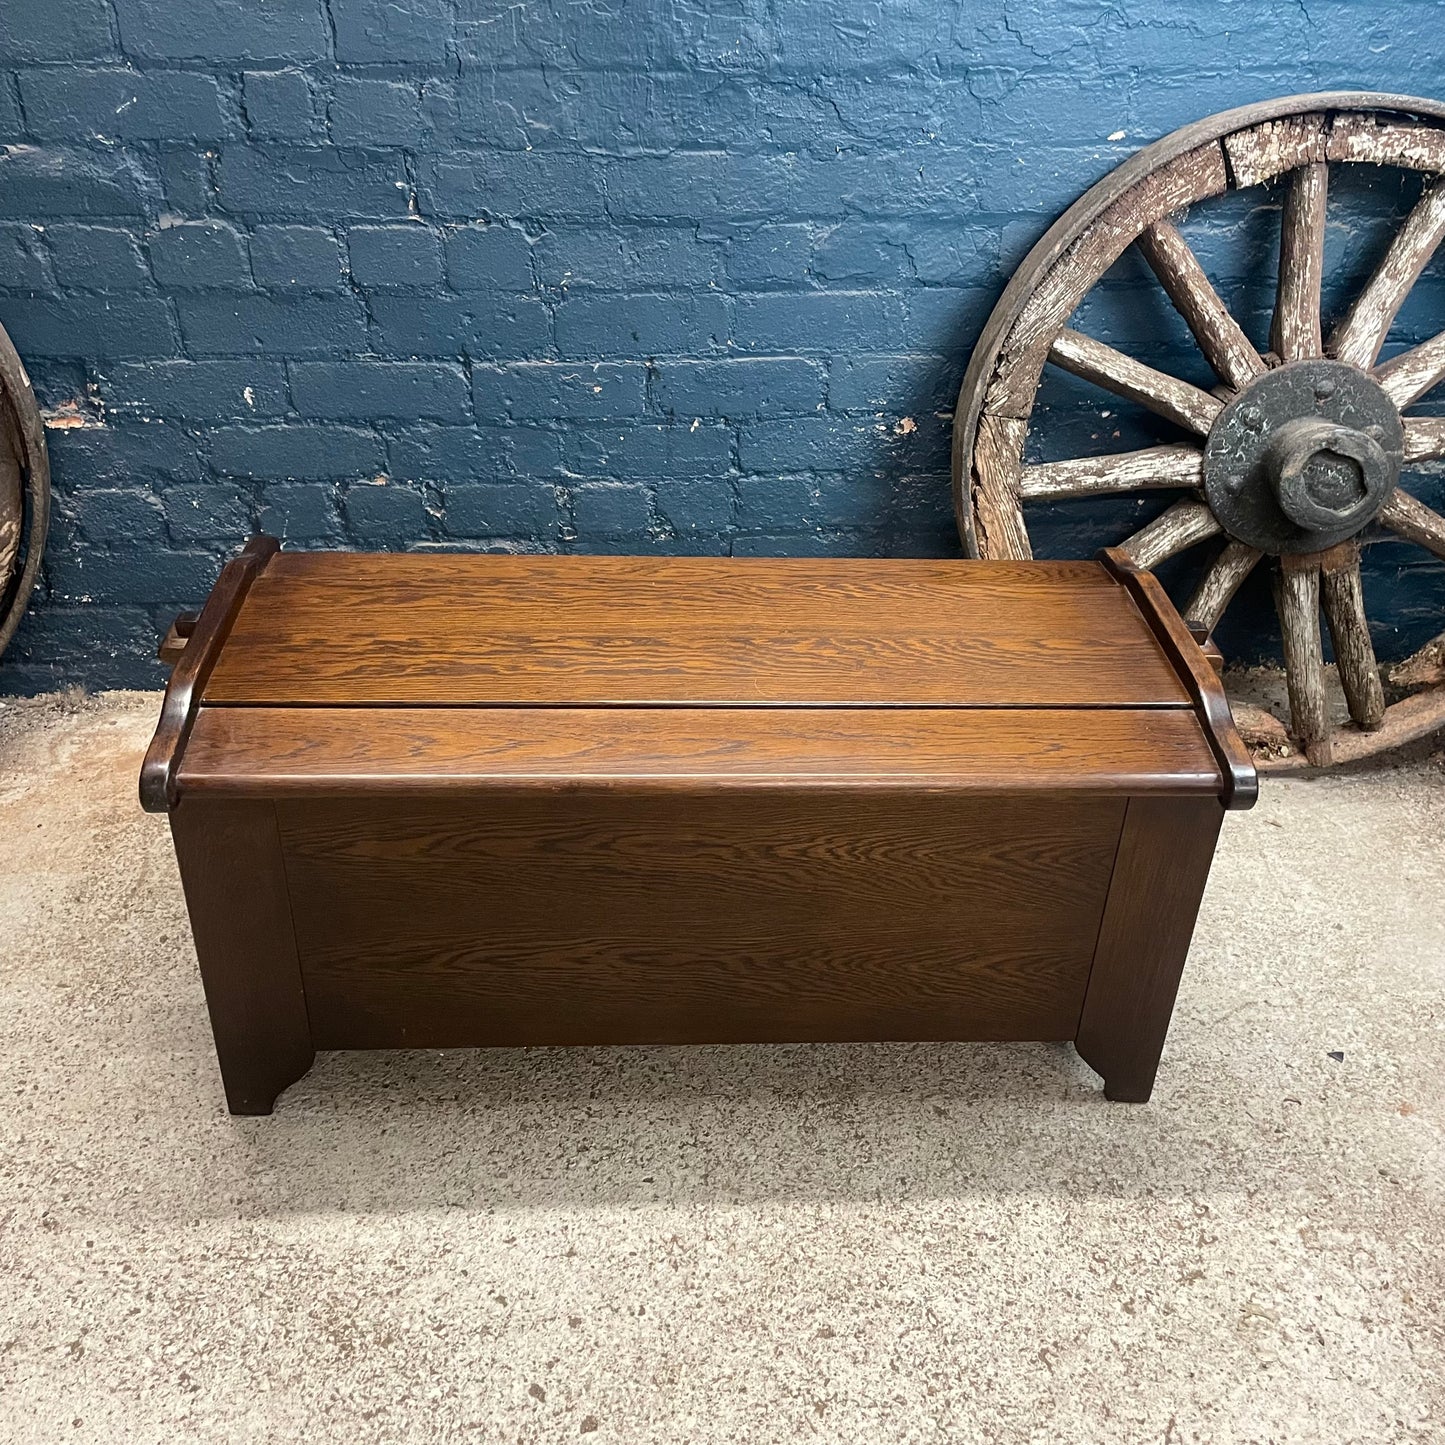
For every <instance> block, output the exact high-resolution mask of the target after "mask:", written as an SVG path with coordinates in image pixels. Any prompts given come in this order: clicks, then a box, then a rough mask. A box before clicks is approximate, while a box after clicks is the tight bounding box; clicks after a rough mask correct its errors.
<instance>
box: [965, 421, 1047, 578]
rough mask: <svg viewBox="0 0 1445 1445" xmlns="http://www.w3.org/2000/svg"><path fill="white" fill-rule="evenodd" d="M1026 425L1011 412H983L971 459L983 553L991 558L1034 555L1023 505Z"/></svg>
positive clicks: (1026, 558) (991, 559) (981, 555)
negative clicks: (1009, 414)
mask: <svg viewBox="0 0 1445 1445" xmlns="http://www.w3.org/2000/svg"><path fill="white" fill-rule="evenodd" d="M1026 430H1027V429H1026V427H1025V426H1024V423H1023V422H1021V421H1015V420H1014V419H1013V418H1012V417H1003V416H993V415H992V414H991V413H989V412H985V413H984V414H983V415H982V416H981V417H979V419H978V436H977V439H976V440H975V443H974V448H973V458H972V460H971V461H970V463H969V477H970V482H969V485H970V490H971V495H972V498H973V512H974V517H975V528H976V533H977V540H978V546H979V556H980V557H981V558H983V559H987V560H989V561H1006V560H1012V561H1028V560H1029V559H1030V558H1031V557H1032V556H1033V555H1034V549H1033V546H1032V545H1031V543H1030V542H1029V532H1028V528H1027V527H1026V526H1025V525H1024V514H1023V510H1022V508H1021V507H1020V506H1019V468H1020V465H1021V460H1022V457H1023V450H1024V435H1025V432H1026Z"/></svg>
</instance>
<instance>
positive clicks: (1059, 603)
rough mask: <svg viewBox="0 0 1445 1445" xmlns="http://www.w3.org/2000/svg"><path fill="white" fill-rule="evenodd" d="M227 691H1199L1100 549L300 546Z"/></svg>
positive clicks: (838, 695)
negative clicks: (1011, 559)
mask: <svg viewBox="0 0 1445 1445" xmlns="http://www.w3.org/2000/svg"><path fill="white" fill-rule="evenodd" d="M205 699H206V701H207V702H208V703H211V704H215V703H221V702H225V703H268V704H279V703H285V704H291V705H299V706H305V705H312V704H334V705H362V704H388V705H397V706H407V705H411V706H416V705H425V704H438V705H501V706H505V705H518V704H521V705H535V704H556V705H563V706H567V705H574V706H578V705H580V706H589V705H590V706H596V705H605V704H636V705H649V704H655V705H692V706H697V705H709V704H717V705H723V706H740V705H741V706H747V705H753V706H775V705H812V706H833V705H840V706H846V705H860V704H887V705H898V706H907V705H992V704H998V705H1029V706H1075V705H1078V706H1106V705H1107V706H1113V705H1122V706H1127V705H1134V704H1145V705H1149V704H1172V703H1178V702H1181V701H1185V700H1187V694H1185V693H1184V691H1183V690H1182V688H1181V685H1180V682H1179V679H1178V678H1177V677H1176V676H1175V674H1174V672H1173V670H1172V669H1171V668H1170V667H1169V664H1168V662H1167V661H1166V660H1165V659H1164V658H1163V657H1162V656H1161V655H1160V653H1159V650H1158V648H1157V647H1156V646H1155V645H1154V642H1153V639H1152V638H1151V637H1150V636H1149V634H1148V630H1147V628H1143V627H1141V626H1140V624H1139V619H1138V617H1137V615H1136V614H1135V612H1134V610H1133V608H1132V607H1131V605H1130V603H1129V600H1128V598H1127V597H1126V596H1125V595H1124V594H1123V593H1122V591H1120V590H1119V589H1118V588H1117V587H1115V586H1113V585H1112V584H1111V583H1110V581H1109V579H1108V578H1107V576H1106V575H1105V574H1103V573H1102V572H1101V571H1100V570H1099V568H1098V567H1097V564H1093V563H1084V564H1079V563H1065V564H1057V563H1040V564H1035V565H1033V566H1021V565H1020V564H1017V563H970V564H968V565H967V566H960V565H959V564H958V563H955V562H930V561H884V562H875V561H867V560H862V559H833V560H829V561H826V562H814V561H798V560H785V561H772V560H769V561H739V560H734V559H730V558H657V559H648V558H613V557H495V556H448V557H406V556H388V557H374V556H363V555H355V554H342V553H299V554H294V555H287V554H285V553H283V554H281V556H279V557H278V558H277V559H275V561H273V562H272V564H271V565H270V566H269V567H268V568H267V570H266V572H265V574H264V575H263V576H262V577H261V578H260V579H259V580H258V582H257V584H256V585H255V586H254V587H253V589H252V591H251V593H250V595H249V596H248V598H247V600H246V605H245V606H244V607H243V608H242V610H241V613H240V616H239V617H238V618H237V620H236V623H235V626H234V627H233V629H232V632H231V636H230V638H229V640H228V642H227V645H226V648H225V650H224V652H223V654H222V656H221V658H220V661H219V663H218V664H217V666H216V668H215V670H214V672H213V673H212V674H211V678H210V681H209V683H208V684H207V687H206V691H205Z"/></svg>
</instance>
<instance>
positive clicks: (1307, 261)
mask: <svg viewBox="0 0 1445 1445" xmlns="http://www.w3.org/2000/svg"><path fill="white" fill-rule="evenodd" d="M1328 192H1329V167H1328V166H1326V165H1325V164H1324V163H1323V162H1316V163H1315V164H1312V165H1307V166H1300V167H1299V168H1298V169H1297V170H1296V171H1295V172H1294V173H1293V175H1292V176H1291V178H1290V187H1289V194H1288V195H1287V196H1286V198H1285V203H1284V214H1283V217H1282V218H1281V221H1280V233H1279V286H1278V289H1277V291H1276V292H1275V302H1274V322H1273V325H1272V326H1271V328H1270V345H1271V346H1272V347H1273V348H1274V352H1275V355H1276V356H1278V357H1279V358H1280V360H1281V361H1304V360H1305V359H1307V358H1308V357H1311V356H1319V355H1321V354H1322V353H1323V351H1324V341H1323V338H1322V336H1321V332H1320V290H1321V287H1322V285H1323V282H1324V273H1325V205H1326V199H1327V196H1328Z"/></svg>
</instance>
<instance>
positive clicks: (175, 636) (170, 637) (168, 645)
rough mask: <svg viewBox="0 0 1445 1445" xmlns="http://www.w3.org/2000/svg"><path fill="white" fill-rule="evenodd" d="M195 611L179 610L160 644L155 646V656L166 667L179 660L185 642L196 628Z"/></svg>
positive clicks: (173, 664)
mask: <svg viewBox="0 0 1445 1445" xmlns="http://www.w3.org/2000/svg"><path fill="white" fill-rule="evenodd" d="M197 616H198V614H197V613H194V612H181V613H178V614H177V615H176V619H175V621H174V622H172V623H171V625H170V627H169V628H168V629H167V630H166V635H165V636H164V637H163V638H161V645H160V646H159V647H158V648H156V656H157V657H158V658H159V659H160V660H161V661H162V662H164V663H165V664H166V665H167V666H168V667H174V666H175V665H176V663H178V662H179V661H180V660H181V654H182V653H183V652H184V651H185V650H186V643H188V642H189V641H190V640H191V634H192V633H193V632H195V630H196V621H197Z"/></svg>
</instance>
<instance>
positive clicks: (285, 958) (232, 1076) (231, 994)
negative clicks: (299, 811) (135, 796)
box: [171, 798, 314, 1114]
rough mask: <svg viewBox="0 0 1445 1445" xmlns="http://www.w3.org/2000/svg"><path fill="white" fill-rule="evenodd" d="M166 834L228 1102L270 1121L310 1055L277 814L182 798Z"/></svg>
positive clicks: (238, 803)
mask: <svg viewBox="0 0 1445 1445" xmlns="http://www.w3.org/2000/svg"><path fill="white" fill-rule="evenodd" d="M171 835H172V837H173V839H174V841H175V846H176V860H177V862H178V863H179V864H180V870H181V883H182V885H183V887H184V888H185V891H186V906H187V908H188V909H189V911H190V915H191V931H192V933H193V934H194V936H195V941H196V957H197V959H198V960H199V962H200V967H201V981H202V982H203V983H204V985H205V989H206V1007H207V1008H208V1009H209V1011H210V1015H211V1029H212V1032H213V1034H214V1035H215V1040H216V1056H217V1058H218V1060H219V1062H220V1065H221V1080H222V1083H223V1084H224V1086H225V1090H226V1103H227V1105H228V1107H229V1108H230V1111H231V1113H233V1114H269V1113H270V1112H271V1109H272V1107H273V1105H274V1104H275V1101H276V1096H277V1095H278V1094H279V1093H280V1092H281V1091H282V1090H283V1089H284V1088H286V1086H287V1085H288V1084H293V1083H295V1081H296V1080H297V1079H299V1078H300V1077H301V1075H302V1074H304V1073H305V1072H306V1070H307V1069H309V1068H310V1067H311V1061H312V1058H313V1057H314V1050H313V1045H312V1042H311V1027H310V1021H309V1019H308V1017H307V1012H306V996H305V992H304V989H303V987H302V983H301V970H300V967H299V965H298V962H297V958H296V943H295V937H294V935H293V932H292V927H291V905H290V900H289V897H288V892H287V885H286V875H285V871H284V868H283V865H282V861H281V845H280V839H279V836H278V834H277V828H276V810H275V807H274V806H273V804H271V803H270V802H268V801H266V800H265V799H242V798H207V799H187V800H186V801H185V802H184V803H181V804H179V805H178V806H177V807H175V808H174V809H172V811H171Z"/></svg>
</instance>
